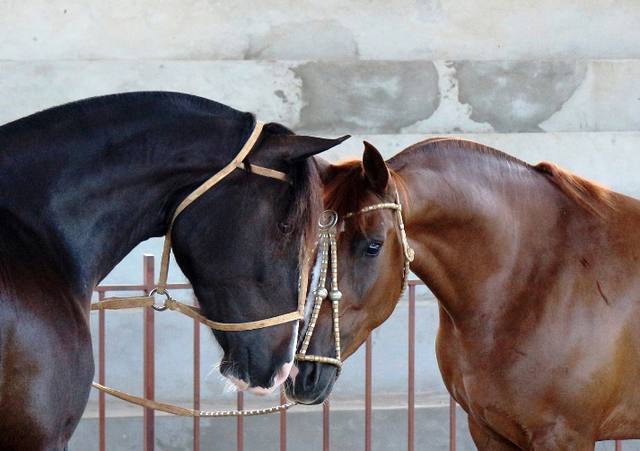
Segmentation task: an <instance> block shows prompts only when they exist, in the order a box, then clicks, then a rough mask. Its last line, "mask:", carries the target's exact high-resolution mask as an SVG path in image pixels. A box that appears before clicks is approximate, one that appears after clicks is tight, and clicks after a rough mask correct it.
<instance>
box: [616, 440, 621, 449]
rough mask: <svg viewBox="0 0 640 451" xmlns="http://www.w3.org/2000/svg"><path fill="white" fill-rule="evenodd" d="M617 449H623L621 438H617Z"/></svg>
mask: <svg viewBox="0 0 640 451" xmlns="http://www.w3.org/2000/svg"><path fill="white" fill-rule="evenodd" d="M616 451H622V442H621V441H620V440H616Z"/></svg>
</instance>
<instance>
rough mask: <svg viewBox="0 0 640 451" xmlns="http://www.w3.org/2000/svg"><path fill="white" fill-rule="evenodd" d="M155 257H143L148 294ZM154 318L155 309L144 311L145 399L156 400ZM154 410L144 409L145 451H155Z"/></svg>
mask: <svg viewBox="0 0 640 451" xmlns="http://www.w3.org/2000/svg"><path fill="white" fill-rule="evenodd" d="M154 266H155V265H154V257H153V255H146V254H145V256H144V257H143V271H144V289H145V292H146V293H147V294H148V293H150V292H151V290H152V289H153V288H154V286H155V284H154V279H155V276H154ZM154 325H155V324H154V317H153V309H152V308H151V307H147V308H145V309H144V397H145V398H146V399H154V397H155V393H154V392H155V356H154V342H155V333H154ZM154 423H155V422H154V412H153V409H149V408H145V409H144V449H145V451H153V448H154V441H155V430H154V429H155V424H154Z"/></svg>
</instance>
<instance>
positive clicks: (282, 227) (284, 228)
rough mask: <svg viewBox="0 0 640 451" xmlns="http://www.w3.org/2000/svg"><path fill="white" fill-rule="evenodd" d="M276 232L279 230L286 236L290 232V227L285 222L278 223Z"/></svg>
mask: <svg viewBox="0 0 640 451" xmlns="http://www.w3.org/2000/svg"><path fill="white" fill-rule="evenodd" d="M278 230H280V232H282V233H283V234H285V235H287V234H288V233H290V232H291V225H290V224H287V223H286V222H279V223H278Z"/></svg>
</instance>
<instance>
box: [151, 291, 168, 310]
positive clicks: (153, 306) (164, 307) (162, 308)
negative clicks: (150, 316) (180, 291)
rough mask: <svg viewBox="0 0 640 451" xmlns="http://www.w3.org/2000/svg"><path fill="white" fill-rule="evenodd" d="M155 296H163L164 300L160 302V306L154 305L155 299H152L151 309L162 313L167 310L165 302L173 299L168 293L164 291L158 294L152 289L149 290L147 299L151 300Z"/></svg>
mask: <svg viewBox="0 0 640 451" xmlns="http://www.w3.org/2000/svg"><path fill="white" fill-rule="evenodd" d="M156 294H163V295H164V297H165V299H164V301H163V302H162V304H160V305H158V304H156V303H155V299H154V303H153V304H151V308H152V309H154V310H155V311H156V312H164V311H165V310H166V309H168V308H169V306H168V305H167V301H170V300H172V299H173V298H172V297H171V295H170V294H169V292H168V291H167V290H164V291H163V292H162V293H159V292H158V289H157V288H154V289H153V290H151V291H150V292H149V297H150V298H152V297H154V296H155V295H156Z"/></svg>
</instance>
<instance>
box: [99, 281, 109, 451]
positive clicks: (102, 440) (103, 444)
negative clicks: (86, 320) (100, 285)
mask: <svg viewBox="0 0 640 451" xmlns="http://www.w3.org/2000/svg"><path fill="white" fill-rule="evenodd" d="M103 300H104V292H103V291H99V292H98V302H101V301H103ZM104 327H105V320H104V310H102V309H100V310H99V311H98V383H99V384H101V385H105V384H106V382H105V366H104V365H105V361H106V355H105V342H104V335H105V332H104ZM104 396H105V393H104V392H103V391H99V392H98V434H99V439H98V443H99V445H98V446H99V449H100V451H106V449H107V432H106V427H107V421H106V409H105V398H104Z"/></svg>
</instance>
